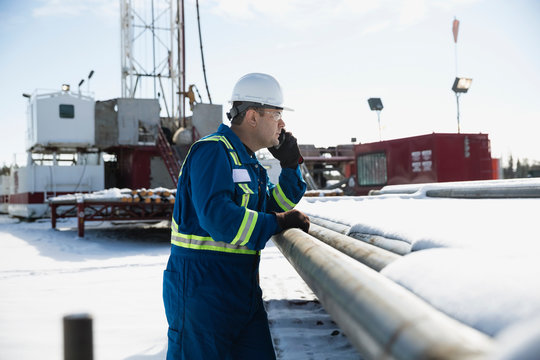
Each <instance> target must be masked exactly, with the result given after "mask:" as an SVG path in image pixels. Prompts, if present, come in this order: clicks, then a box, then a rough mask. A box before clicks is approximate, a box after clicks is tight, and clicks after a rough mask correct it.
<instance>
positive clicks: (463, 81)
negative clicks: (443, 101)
mask: <svg viewBox="0 0 540 360" xmlns="http://www.w3.org/2000/svg"><path fill="white" fill-rule="evenodd" d="M471 84H472V79H471V78H460V77H456V79H455V80H454V85H452V90H453V91H454V92H455V93H456V102H457V132H458V134H459V133H460V132H461V129H460V126H459V97H460V95H461V94H465V93H466V92H467V91H469V88H470V87H471Z"/></svg>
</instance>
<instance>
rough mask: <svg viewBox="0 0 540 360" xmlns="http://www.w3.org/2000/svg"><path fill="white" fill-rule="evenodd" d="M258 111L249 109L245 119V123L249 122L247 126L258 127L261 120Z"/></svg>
mask: <svg viewBox="0 0 540 360" xmlns="http://www.w3.org/2000/svg"><path fill="white" fill-rule="evenodd" d="M257 115H258V114H257V111H255V110H253V109H249V110H248V111H247V112H246V116H245V118H244V121H247V124H248V125H249V126H251V127H256V126H257V123H258V121H259V118H258V117H257Z"/></svg>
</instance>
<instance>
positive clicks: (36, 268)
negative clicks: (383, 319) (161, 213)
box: [0, 215, 360, 360]
mask: <svg viewBox="0 0 540 360" xmlns="http://www.w3.org/2000/svg"><path fill="white" fill-rule="evenodd" d="M57 228H58V230H53V229H51V225H50V221H49V220H46V219H42V220H38V221H35V222H20V221H18V220H15V219H12V218H9V217H8V216H6V215H0V360H12V359H17V360H26V359H38V358H40V359H61V358H62V356H63V355H62V351H63V348H62V346H63V344H62V339H63V338H62V336H63V335H62V317H63V316H64V315H66V314H72V313H89V314H91V315H92V317H93V319H94V355H95V356H94V358H95V359H96V360H105V359H111V360H118V359H124V360H143V359H144V360H151V359H155V360H157V359H164V358H165V353H166V346H167V338H166V332H167V324H166V319H165V315H164V310H163V303H162V299H161V293H162V273H163V270H164V269H165V265H166V262H167V259H168V256H169V246H170V245H169V244H170V243H169V229H168V224H167V222H163V223H159V224H153V225H151V224H147V225H144V224H143V225H141V224H139V225H134V224H130V225H125V224H124V225H114V224H110V223H93V222H91V223H87V224H86V231H85V237H84V238H78V237H77V227H76V222H75V219H67V220H65V219H64V220H62V221H60V222H59V223H58V225H57ZM262 257H263V259H262V261H261V287H262V288H263V296H264V300H265V304H266V306H267V308H268V313H269V321H270V324H271V331H272V336H273V339H274V342H275V349H276V353H277V354H278V358H279V359H284V360H285V359H289V360H297V359H298V360H300V359H351V360H352V359H359V358H360V355H358V353H357V352H356V350H354V348H352V346H351V345H350V344H349V342H348V341H347V339H346V337H345V336H344V335H343V334H342V333H341V331H340V330H339V328H338V327H337V326H336V324H335V323H334V322H333V321H332V320H331V318H330V317H329V315H328V314H326V312H325V311H324V310H323V309H322V307H321V306H320V304H319V303H318V302H317V300H316V298H315V296H314V295H313V293H312V292H311V291H310V290H309V288H308V287H307V285H306V284H305V283H304V282H303V281H302V279H301V278H300V277H299V276H298V275H297V274H296V272H295V271H294V269H293V268H292V266H291V265H290V264H289V263H288V262H287V260H286V259H285V258H284V257H283V256H282V255H281V253H280V252H279V250H278V249H277V248H276V247H275V246H273V244H272V243H271V242H270V243H269V244H268V246H267V249H265V250H264V251H263V255H262Z"/></svg>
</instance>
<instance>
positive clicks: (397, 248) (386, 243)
mask: <svg viewBox="0 0 540 360" xmlns="http://www.w3.org/2000/svg"><path fill="white" fill-rule="evenodd" d="M308 215H309V220H310V221H311V223H312V224H317V225H319V226H322V227H324V228H326V229H329V230H332V231H335V232H337V233H340V234H343V235H347V236H349V237H351V238H354V239H357V240H361V241H363V242H365V243H368V244H371V245H374V246H376V247H379V248H381V249H384V250H388V251H390V252H393V253H394V254H398V255H405V254H408V253H410V252H411V247H412V246H411V244H410V243H408V242H406V241H403V240H399V239H391V238H387V237H384V236H380V235H372V234H363V233H356V232H350V229H351V227H350V226H348V225H344V224H340V223H337V222H334V221H331V220H326V219H322V218H319V217H317V216H313V215H310V214H308Z"/></svg>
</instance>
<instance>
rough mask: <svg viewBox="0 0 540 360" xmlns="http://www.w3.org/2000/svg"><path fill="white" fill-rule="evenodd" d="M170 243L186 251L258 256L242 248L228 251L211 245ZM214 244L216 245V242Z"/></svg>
mask: <svg viewBox="0 0 540 360" xmlns="http://www.w3.org/2000/svg"><path fill="white" fill-rule="evenodd" d="M171 243H172V244H173V245H176V246H181V247H183V248H188V249H196V250H211V251H221V252H226V253H235V254H252V255H255V254H258V253H259V252H258V251H255V250H250V249H247V248H246V249H242V248H236V249H228V248H224V247H221V246H212V245H196V244H185V243H183V242H179V241H174V240H172V241H171ZM216 243H218V242H217V241H216Z"/></svg>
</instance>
